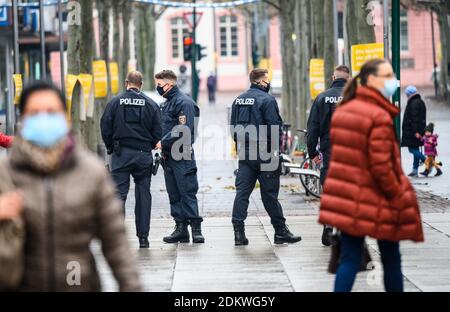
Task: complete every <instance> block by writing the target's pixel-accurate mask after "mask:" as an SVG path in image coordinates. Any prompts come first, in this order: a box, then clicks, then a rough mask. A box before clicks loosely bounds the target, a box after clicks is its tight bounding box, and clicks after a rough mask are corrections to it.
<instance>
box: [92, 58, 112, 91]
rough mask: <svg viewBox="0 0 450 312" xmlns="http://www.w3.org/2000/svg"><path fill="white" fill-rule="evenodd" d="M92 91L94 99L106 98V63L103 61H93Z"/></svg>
mask: <svg viewBox="0 0 450 312" xmlns="http://www.w3.org/2000/svg"><path fill="white" fill-rule="evenodd" d="M93 71H94V90H95V97H96V98H105V97H107V96H108V77H107V70H106V62H105V61H103V60H99V61H94V63H93Z"/></svg>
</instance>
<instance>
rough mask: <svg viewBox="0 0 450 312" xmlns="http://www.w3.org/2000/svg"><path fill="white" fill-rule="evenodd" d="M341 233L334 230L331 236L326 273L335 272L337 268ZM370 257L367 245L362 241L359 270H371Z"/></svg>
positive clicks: (372, 267)
mask: <svg viewBox="0 0 450 312" xmlns="http://www.w3.org/2000/svg"><path fill="white" fill-rule="evenodd" d="M340 237H341V235H340V232H338V231H335V232H334V233H333V235H332V236H331V257H330V261H329V263H328V273H330V274H336V272H337V270H338V268H339V264H340V263H339V260H340V258H341V239H340ZM373 269H374V266H373V264H372V257H371V256H370V252H369V247H368V246H367V244H366V242H365V241H364V247H363V255H362V260H361V266H360V268H359V272H363V271H370V270H373Z"/></svg>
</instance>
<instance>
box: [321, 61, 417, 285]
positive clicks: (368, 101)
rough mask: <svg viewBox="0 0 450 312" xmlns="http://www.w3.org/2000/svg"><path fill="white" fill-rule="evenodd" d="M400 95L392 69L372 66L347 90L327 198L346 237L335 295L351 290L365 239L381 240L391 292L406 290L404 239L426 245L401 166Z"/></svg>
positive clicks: (337, 117) (335, 124) (326, 207)
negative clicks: (396, 95)
mask: <svg viewBox="0 0 450 312" xmlns="http://www.w3.org/2000/svg"><path fill="white" fill-rule="evenodd" d="M397 89H398V81H397V79H396V77H395V74H394V72H393V69H392V66H391V65H390V64H389V63H388V62H387V61H384V60H372V61H369V62H367V63H366V64H365V65H364V66H363V68H362V69H361V72H360V74H359V75H358V76H357V77H355V79H354V80H353V81H352V82H351V83H350V84H349V85H347V87H346V89H345V91H344V99H343V101H342V104H341V105H340V107H339V108H338V109H337V110H336V112H335V113H334V114H333V119H332V124H331V143H332V152H331V162H330V171H329V174H328V177H327V180H326V181H325V185H324V194H323V196H322V201H321V208H320V219H319V222H320V223H321V224H327V225H331V226H333V227H336V228H337V229H339V230H340V231H341V233H342V234H341V256H340V264H339V268H338V271H337V274H336V282H335V291H338V292H341V291H351V289H352V287H353V283H354V281H355V277H356V274H357V272H358V269H359V267H360V264H361V257H362V252H363V245H364V238H365V237H366V236H369V237H372V238H375V239H377V240H378V245H379V248H380V252H381V260H382V262H383V268H384V282H385V287H386V291H395V292H400V291H403V276H402V272H401V256H400V250H399V241H401V240H413V241H416V242H421V241H423V240H424V237H423V231H422V222H421V217H420V212H419V207H418V203H417V199H416V194H415V192H414V189H413V188H412V186H411V184H410V182H409V180H408V178H407V177H406V176H405V175H404V173H403V171H402V167H401V163H400V149H399V145H398V143H397V138H396V134H395V130H394V122H393V119H394V118H395V116H397V115H398V114H399V112H400V111H399V109H398V108H397V107H395V106H394V105H393V104H392V103H391V102H390V101H389V100H388V99H389V98H390V97H391V96H392V95H393V94H394V93H395V92H396V90H397Z"/></svg>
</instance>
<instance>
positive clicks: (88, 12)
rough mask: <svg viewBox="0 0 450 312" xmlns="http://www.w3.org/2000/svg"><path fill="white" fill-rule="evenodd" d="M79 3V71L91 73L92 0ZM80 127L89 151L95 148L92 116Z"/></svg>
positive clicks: (92, 53)
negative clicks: (80, 29) (80, 26)
mask: <svg viewBox="0 0 450 312" xmlns="http://www.w3.org/2000/svg"><path fill="white" fill-rule="evenodd" d="M80 3H81V24H82V32H81V46H80V72H81V73H83V74H92V61H93V59H94V44H95V39H94V27H93V9H94V6H93V0H80ZM83 123H84V126H83V127H82V128H81V135H82V136H83V137H84V139H85V142H86V145H87V147H88V148H89V149H90V150H91V151H96V149H97V134H96V132H97V129H95V122H94V120H93V118H90V117H88V118H86V121H85V122H83Z"/></svg>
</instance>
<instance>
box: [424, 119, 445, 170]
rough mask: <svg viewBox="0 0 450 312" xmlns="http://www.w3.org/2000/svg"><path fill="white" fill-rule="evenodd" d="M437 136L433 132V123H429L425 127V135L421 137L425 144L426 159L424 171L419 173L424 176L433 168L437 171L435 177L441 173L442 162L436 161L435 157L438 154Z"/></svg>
mask: <svg viewBox="0 0 450 312" xmlns="http://www.w3.org/2000/svg"><path fill="white" fill-rule="evenodd" d="M438 138H439V135H437V134H434V124H433V123H430V124H429V125H428V126H427V127H426V128H425V135H424V136H423V137H422V142H423V143H424V146H425V156H426V157H427V159H426V160H425V171H424V172H422V173H420V174H421V175H423V176H425V177H428V176H429V175H430V174H431V172H432V171H433V168H435V169H436V171H437V173H436V177H439V176H441V175H442V170H441V166H442V163H441V162H437V161H436V157H437V156H438V152H437V146H438Z"/></svg>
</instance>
